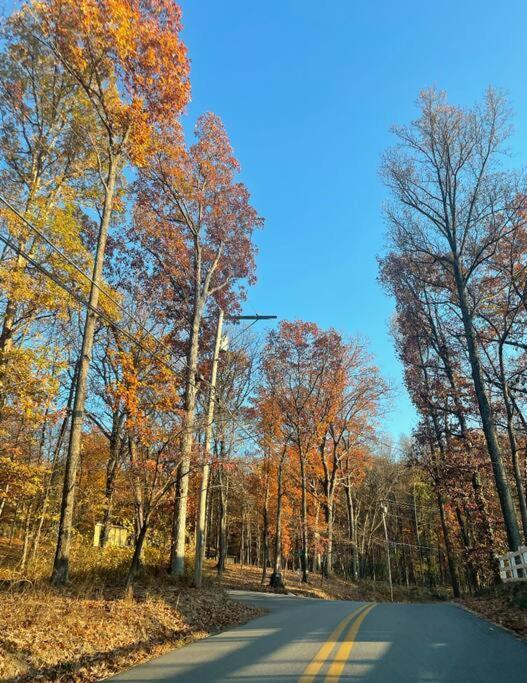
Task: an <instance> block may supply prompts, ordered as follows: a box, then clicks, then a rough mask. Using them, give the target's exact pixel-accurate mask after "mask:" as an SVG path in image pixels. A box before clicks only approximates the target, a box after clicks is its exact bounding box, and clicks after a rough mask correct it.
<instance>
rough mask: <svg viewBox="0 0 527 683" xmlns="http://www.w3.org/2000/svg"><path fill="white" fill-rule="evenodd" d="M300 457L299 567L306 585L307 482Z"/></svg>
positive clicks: (302, 459) (301, 457)
mask: <svg viewBox="0 0 527 683" xmlns="http://www.w3.org/2000/svg"><path fill="white" fill-rule="evenodd" d="M299 457H300V477H301V489H302V501H301V504H302V518H301V522H300V523H301V538H300V566H301V568H302V583H307V574H308V572H307V545H308V540H307V539H308V535H307V490H306V487H307V482H306V463H305V461H304V458H303V456H302V454H301V453H300V454H299Z"/></svg>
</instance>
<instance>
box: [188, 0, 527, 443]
mask: <svg viewBox="0 0 527 683" xmlns="http://www.w3.org/2000/svg"><path fill="white" fill-rule="evenodd" d="M181 4H182V7H183V20H184V26H185V29H184V38H185V41H186V42H187V45H188V47H189V51H190V56H191V59H192V104H191V106H190V108H189V114H190V116H191V117H192V118H194V117H196V116H197V115H199V114H200V113H201V112H203V111H214V112H216V113H217V114H219V115H220V116H221V117H222V119H223V121H224V123H225V125H226V128H227V130H228V132H229V135H230V136H231V139H232V141H233V144H234V147H235V150H236V153H237V156H238V158H239V159H240V161H241V164H242V170H243V180H244V181H245V182H246V183H247V185H248V186H249V189H250V190H251V192H252V195H253V199H254V204H255V206H256V207H257V208H258V210H259V211H260V213H261V214H262V215H263V216H264V217H265V218H266V226H265V229H264V231H263V232H261V233H260V234H259V235H258V238H257V242H258V246H259V250H260V254H259V257H258V284H257V286H256V287H254V288H253V289H252V290H251V291H250V294H249V301H248V303H247V311H248V312H254V311H258V312H259V313H276V314H277V315H278V316H279V317H280V318H287V319H304V320H310V321H315V322H316V323H318V324H320V325H321V326H324V327H327V326H333V327H335V328H337V329H339V330H341V331H342V332H343V333H344V334H346V335H354V334H360V335H362V336H363V337H365V338H366V339H368V340H369V344H370V348H371V350H372V351H373V353H374V355H375V358H376V362H377V364H378V365H379V367H380V369H381V371H382V372H383V374H384V376H385V377H386V378H387V379H389V380H391V381H392V382H393V383H394V384H395V385H396V388H397V393H396V396H395V399H394V405H393V409H392V411H391V414H390V415H389V416H388V418H387V420H386V423H385V427H386V430H387V432H389V433H391V434H393V436H394V437H395V438H397V437H398V436H399V435H400V434H401V433H408V432H409V431H410V430H411V428H412V425H413V424H414V422H415V413H414V410H413V407H412V405H411V403H410V401H409V398H408V396H407V394H406V391H405V389H404V386H403V384H402V371H401V368H400V366H399V363H398V361H397V359H396V357H395V353H394V350H393V346H392V343H391V339H390V336H389V321H390V316H391V315H392V311H393V302H392V301H391V300H390V299H388V298H387V297H386V296H385V295H384V293H383V292H382V290H381V289H380V287H379V285H378V284H377V282H376V276H377V264H376V256H377V255H378V254H379V253H381V252H382V250H383V246H384V225H383V219H382V203H383V199H384V198H385V197H386V192H385V190H384V188H383V185H382V183H381V181H380V178H379V175H378V168H379V161H380V157H381V154H382V152H383V150H384V149H385V148H386V147H387V146H388V145H389V144H390V141H391V136H390V133H389V129H390V126H391V125H392V124H393V123H405V122H409V121H410V120H411V119H412V118H415V114H416V110H415V106H414V103H415V100H416V97H417V95H418V92H419V90H420V89H422V88H424V87H427V86H430V85H434V86H436V87H439V88H442V89H445V90H446V91H447V92H448V94H449V97H450V98H451V100H452V101H453V102H456V103H459V104H462V105H470V104H472V103H473V102H474V101H475V100H476V99H478V98H479V97H480V96H481V94H482V92H483V90H484V89H485V88H486V87H487V86H488V85H489V84H492V85H494V86H496V87H499V88H503V89H505V90H506V91H507V92H508V94H509V97H510V101H511V105H512V107H513V110H514V113H515V117H514V123H515V126H516V133H515V137H514V140H513V149H514V153H515V163H516V164H523V162H524V160H525V159H526V158H527V93H526V85H527V83H526V77H525V68H526V65H527V41H526V40H525V24H526V19H527V3H526V2H525V0H509V1H508V2H507V3H501V5H500V3H497V2H495V1H494V0H479V1H476V0H462V1H461V2H460V1H459V0H457V1H456V2H453V1H452V0H442V1H441V2H439V1H438V0H436V1H432V2H423V1H422V0H421V1H417V0H399V1H398V2H395V1H389V0H382V1H377V2H356V1H352V0H348V1H346V0H330V1H328V2H326V3H322V2H312V1H311V0H302V1H301V0H294V1H293V0H290V1H286V0H269V1H268V2H265V3H263V2H247V0H245V1H242V0H226V1H225V2H221V3H220V2H217V0H195V1H192V0H181Z"/></svg>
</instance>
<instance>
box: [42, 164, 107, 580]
mask: <svg viewBox="0 0 527 683" xmlns="http://www.w3.org/2000/svg"><path fill="white" fill-rule="evenodd" d="M118 163H119V160H118V158H112V159H111V161H110V166H109V170H108V178H107V182H106V191H105V197H104V208H103V213H102V219H101V224H100V230H99V238H98V240H97V250H96V254H95V261H94V264H93V273H92V280H93V282H92V284H91V286H90V296H89V308H88V310H87V311H86V320H85V324H84V334H83V336H82V346H81V353H80V359H79V366H78V367H79V371H78V376H77V383H76V387H75V399H74V403H73V413H72V416H71V429H70V440H69V446H68V453H67V456H66V469H65V472H64V486H63V491H62V503H61V508H60V521H59V532H58V539H57V548H56V552H55V560H54V563H53V572H52V575H51V581H52V583H53V584H54V585H63V584H64V583H66V581H67V580H68V574H69V561H70V549H71V532H72V524H73V509H74V506H75V485H76V478H77V469H78V466H79V460H80V451H81V440H82V426H83V420H84V405H85V403H86V391H87V387H88V370H89V367H90V361H91V354H92V347H93V338H94V334H95V324H96V322H97V314H96V313H95V311H96V309H97V306H98V303H99V289H98V287H99V286H100V285H101V282H102V270H103V264H104V253H105V250H106V240H107V237H108V228H109V226H110V221H111V217H112V209H113V201H114V193H115V182H116V176H117V170H118Z"/></svg>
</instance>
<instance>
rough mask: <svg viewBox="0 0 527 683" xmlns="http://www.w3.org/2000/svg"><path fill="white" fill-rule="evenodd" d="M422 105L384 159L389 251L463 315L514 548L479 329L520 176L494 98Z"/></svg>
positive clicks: (434, 97)
mask: <svg viewBox="0 0 527 683" xmlns="http://www.w3.org/2000/svg"><path fill="white" fill-rule="evenodd" d="M419 106H420V117H419V119H418V120H417V121H415V122H414V123H413V124H412V125H411V126H406V127H397V128H395V129H394V132H395V135H396V136H397V138H398V145H397V146H396V147H395V148H393V149H392V150H390V151H389V152H388V153H387V154H386V157H385V161H384V166H383V169H384V177H385V179H386V183H387V185H388V187H389V189H390V190H391V193H392V199H393V201H392V202H391V204H390V205H389V207H388V209H387V220H388V224H389V226H390V239H391V244H392V248H393V250H394V252H396V253H398V254H399V255H401V257H403V258H405V259H408V260H410V261H411V262H412V263H413V264H414V266H415V268H416V269H418V270H419V274H420V277H421V281H422V286H423V287H425V288H430V287H434V286H435V287H437V286H439V287H441V288H442V289H443V291H444V293H445V296H448V297H450V298H451V301H452V305H454V306H455V307H456V308H457V309H458V311H459V315H460V317H461V321H462V330H463V338H464V342H465V348H466V351H467V354H468V357H469V362H470V372H471V377H472V381H473V384H474V391H475V395H476V399H477V405H478V409H479V417H480V419H481V424H482V428H483V432H484V435H485V440H486V443H487V448H488V453H489V458H490V461H491V463H492V468H493V472H494V479H495V484H496V489H497V491H498V495H499V499H500V504H501V508H502V513H503V519H504V523H505V528H506V530H507V538H508V544H509V547H510V548H511V549H516V548H517V547H518V546H519V545H520V540H521V539H520V535H519V530H518V524H517V520H516V511H515V509H514V502H513V499H512V496H511V492H510V488H509V484H508V481H507V476H506V471H505V466H504V462H503V455H502V449H501V447H500V443H499V440H498V436H497V430H496V420H495V416H493V413H492V410H491V405H490V401H489V394H488V388H487V387H486V383H485V377H484V372H483V368H482V360H481V347H480V344H479V343H478V335H477V329H476V324H475V319H476V318H477V312H478V307H479V302H480V298H481V289H480V283H481V273H482V270H483V269H484V268H485V266H486V264H487V263H488V261H489V259H491V258H492V256H493V254H494V253H495V251H496V249H497V246H498V244H499V243H500V241H501V240H502V239H504V238H505V237H506V236H507V235H509V234H510V233H511V232H513V231H514V230H516V229H517V227H518V226H519V225H521V224H522V223H523V209H524V199H523V196H522V194H521V193H519V188H518V185H517V183H516V180H515V177H514V176H512V175H510V174H507V173H505V172H504V171H503V169H502V168H500V159H501V155H502V152H503V148H504V143H505V141H506V139H507V137H508V133H509V124H508V111H507V106H506V102H505V101H504V99H503V98H502V97H501V96H500V95H498V94H497V93H495V92H494V91H492V90H489V91H488V92H487V93H486V95H485V99H484V102H483V104H482V105H481V106H478V107H475V108H474V109H472V110H463V109H461V108H459V107H455V106H453V105H451V104H449V103H448V102H447V100H446V96H445V95H444V93H438V92H435V91H433V90H428V91H425V92H423V93H422V94H421V96H420V99H419ZM431 273H432V277H431V276H430V274H431ZM434 277H435V279H434Z"/></svg>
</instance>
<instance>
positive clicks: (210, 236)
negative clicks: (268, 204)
mask: <svg viewBox="0 0 527 683" xmlns="http://www.w3.org/2000/svg"><path fill="white" fill-rule="evenodd" d="M195 137H196V141H195V143H194V144H193V145H192V146H190V147H189V148H188V149H182V148H181V146H180V144H179V141H178V140H177V139H174V138H172V139H171V138H168V140H167V139H166V138H163V139H161V140H159V141H158V144H157V145H156V148H155V151H154V153H153V154H152V156H151V157H150V159H149V163H148V165H146V166H145V167H144V168H143V169H142V170H141V175H140V179H139V202H138V209H137V211H136V226H135V229H136V232H137V235H138V239H139V241H140V243H141V246H142V248H143V249H144V250H145V252H146V253H147V254H148V255H149V258H150V259H151V264H152V265H151V267H152V269H153V270H154V272H155V273H156V274H157V285H158V288H159V289H158V291H159V293H160V295H161V296H162V297H163V299H164V301H165V302H166V315H167V316H168V318H171V319H174V318H176V319H178V317H179V319H181V314H182V313H183V319H184V320H185V325H184V327H183V329H182V330H180V331H179V334H180V335H181V333H182V334H183V335H184V340H183V341H184V344H185V346H186V354H185V364H186V373H187V378H186V382H185V399H184V400H185V425H184V432H183V436H182V443H181V449H182V464H181V474H180V480H179V497H178V511H177V516H176V518H177V527H176V529H175V538H174V552H173V554H172V560H171V571H172V572H173V573H175V574H178V575H179V574H182V573H183V570H184V556H185V534H186V520H187V504H188V485H189V469H190V465H191V460H192V451H193V445H194V432H195V428H196V404H197V398H198V384H199V377H198V362H199V352H200V334H201V331H202V322H203V317H204V315H205V314H206V312H207V306H208V303H209V301H210V300H213V301H215V302H216V303H217V304H218V305H219V306H221V307H222V308H225V309H226V310H228V309H229V308H232V307H235V306H236V302H237V301H238V300H239V299H240V297H243V289H242V288H240V286H239V283H240V281H248V282H252V281H253V280H254V251H255V248H254V245H253V243H252V233H253V231H254V229H255V228H257V227H259V226H260V225H261V219H260V218H259V217H258V215H257V213H256V211H255V210H254V209H253V207H252V206H251V204H250V198H249V193H248V191H247V189H246V187H245V186H244V185H243V184H242V183H240V182H238V181H237V180H236V173H237V172H238V162H237V161H236V159H235V158H234V156H233V150H232V148H231V145H230V142H229V140H228V137H227V134H226V132H225V130H224V128H223V125H222V123H221V121H220V119H219V118H218V117H217V116H215V115H213V114H205V115H204V116H202V117H201V118H200V119H199V120H198V123H197V125H196V130H195ZM161 293H162V294H161ZM175 337H176V339H177V335H175ZM180 339H181V337H180Z"/></svg>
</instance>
